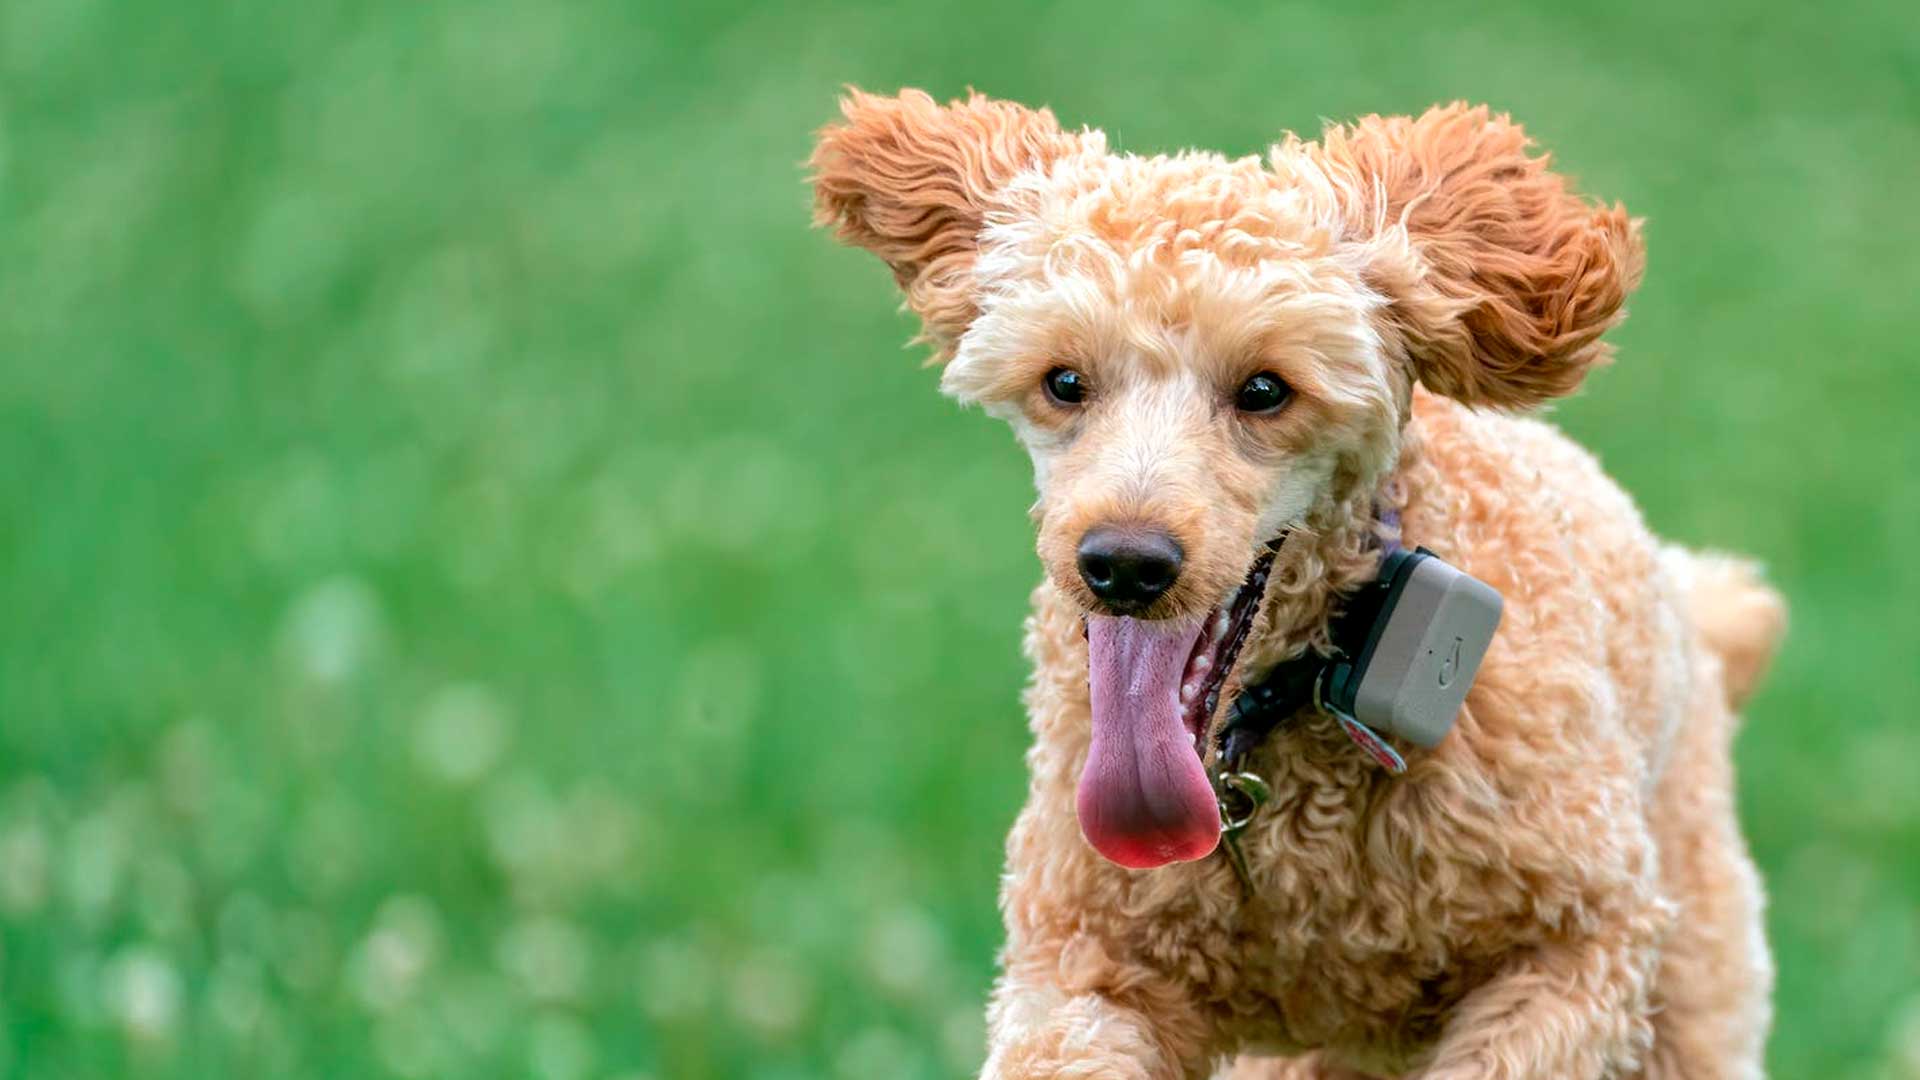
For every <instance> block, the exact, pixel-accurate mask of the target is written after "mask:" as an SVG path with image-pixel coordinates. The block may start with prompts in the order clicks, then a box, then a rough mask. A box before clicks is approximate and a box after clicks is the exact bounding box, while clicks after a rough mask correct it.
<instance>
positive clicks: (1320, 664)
mask: <svg viewBox="0 0 1920 1080" xmlns="http://www.w3.org/2000/svg"><path fill="white" fill-rule="evenodd" d="M1381 519H1382V522H1383V523H1384V524H1386V525H1388V526H1389V528H1391V529H1392V530H1393V532H1394V533H1398V531H1399V529H1398V525H1399V520H1398V519H1399V515H1398V514H1397V513H1394V512H1393V511H1387V512H1386V513H1383V514H1382V515H1381ZM1285 540H1286V537H1285V536H1282V537H1281V542H1282V543H1284V542H1285ZM1381 548H1382V553H1381V568H1380V572H1379V573H1377V574H1376V575H1375V576H1374V578H1373V580H1371V581H1369V582H1368V583H1366V584H1365V585H1362V586H1360V587H1359V588H1358V589H1356V590H1354V591H1353V592H1351V593H1348V594H1344V596H1343V598H1342V599H1341V601H1339V602H1340V603H1341V611H1340V614H1339V615H1338V616H1336V617H1335V619H1334V620H1333V625H1332V626H1331V628H1330V629H1331V631H1332V639H1333V652H1332V654H1331V655H1328V654H1323V653H1320V652H1318V651H1316V650H1315V649H1314V648H1313V647H1311V646H1309V647H1308V648H1307V651H1306V652H1304V653H1301V654H1300V655H1299V656H1296V657H1294V658H1293V659H1291V660H1283V661H1281V662H1280V663H1279V664H1277V665H1275V666H1274V668H1273V670H1271V671H1269V672H1268V673H1267V674H1266V676H1265V677H1264V678H1262V679H1261V680H1260V681H1259V682H1257V683H1248V684H1246V685H1245V686H1243V687H1242V688H1241V690H1240V696H1239V697H1237V698H1235V699H1234V701H1233V704H1232V705H1230V706H1228V708H1227V716H1226V719H1225V720H1224V721H1222V722H1221V725H1220V734H1219V736H1218V746H1219V751H1220V759H1219V760H1220V767H1221V769H1222V770H1223V771H1224V772H1226V773H1238V772H1240V771H1241V767H1242V766H1243V765H1244V764H1245V762H1246V759H1247V755H1249V754H1250V753H1252V752H1253V750H1254V749H1255V748H1256V747H1258V746H1259V745H1260V744H1261V743H1263V742H1265V741H1266V740H1267V736H1269V735H1271V734H1273V731H1274V729H1275V728H1277V727H1279V726H1280V724H1281V723H1282V722H1284V721H1286V720H1288V719H1291V718H1292V717H1293V716H1294V715H1295V714H1296V713H1298V712H1299V711H1300V710H1302V709H1304V708H1307V707H1308V706H1310V705H1311V706H1316V707H1320V708H1323V709H1325V711H1327V712H1330V713H1332V714H1333V715H1334V717H1335V718H1336V719H1337V720H1339V721H1340V724H1341V727H1342V728H1344V729H1345V730H1346V733H1347V735H1348V736H1349V737H1350V738H1352V739H1353V741H1354V742H1356V743H1358V744H1359V745H1360V748H1361V749H1363V750H1365V751H1366V752H1367V753H1368V755H1370V756H1371V757H1372V758H1373V759H1374V760H1375V761H1377V762H1379V763H1380V764H1381V765H1382V766H1383V767H1385V768H1386V769H1388V770H1389V771H1391V772H1401V771H1403V770H1404V769H1405V768H1406V763H1405V762H1404V761H1402V760H1401V759H1400V755H1399V754H1398V753H1397V752H1396V751H1394V749H1393V748H1392V747H1390V746H1388V745H1387V744H1386V741H1385V740H1383V739H1381V738H1380V736H1379V735H1378V734H1377V733H1375V732H1374V731H1372V730H1371V729H1369V728H1367V727H1366V726H1365V725H1363V724H1361V723H1360V722H1359V721H1357V720H1354V719H1353V718H1352V717H1351V716H1348V715H1345V714H1344V713H1342V712H1341V711H1339V710H1338V709H1335V708H1329V707H1327V705H1326V704H1325V702H1324V701H1323V699H1322V694H1323V693H1324V691H1325V689H1326V687H1328V686H1329V685H1336V686H1337V685H1338V684H1340V683H1342V682H1344V681H1345V679H1346V677H1347V675H1349V674H1350V673H1351V672H1352V670H1353V666H1354V662H1355V661H1356V659H1358V658H1359V657H1361V656H1363V655H1364V654H1365V651H1366V649H1367V646H1368V644H1369V638H1370V636H1371V635H1372V634H1373V631H1374V623H1375V622H1376V620H1377V619H1378V618H1379V615H1380V611H1381V608H1382V607H1383V606H1384V604H1385V603H1386V600H1387V598H1388V597H1389V596H1390V595H1391V593H1392V583H1393V579H1394V577H1395V571H1396V570H1397V569H1398V567H1399V564H1400V563H1401V562H1402V561H1403V559H1404V557H1405V554H1406V553H1405V550H1404V549H1403V548H1401V546H1400V544H1399V542H1398V541H1397V540H1388V541H1384V542H1383V543H1382V544H1381Z"/></svg>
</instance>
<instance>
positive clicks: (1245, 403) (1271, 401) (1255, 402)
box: [1233, 371, 1293, 413]
mask: <svg viewBox="0 0 1920 1080" xmlns="http://www.w3.org/2000/svg"><path fill="white" fill-rule="evenodd" d="M1292 396H1293V390H1292V389H1291V388H1289V387H1288V386H1287V384H1286V383H1284V382H1282V381H1281V379H1280V376H1278V375H1274V374H1270V373H1268V372H1264V371H1263V372H1261V373H1260V374H1258V375H1255V376H1254V377H1253V378H1251V379H1248V380H1247V381H1246V382H1244V383H1241V384H1240V392H1239V393H1237V394H1235V395H1234V396H1233V407H1234V408H1236V409H1239V410H1240V411H1241V412H1250V413H1263V412H1272V411H1273V410H1275V409H1277V408H1279V407H1280V406H1282V405H1285V404H1286V403H1287V399H1288V398H1290V397H1292Z"/></svg>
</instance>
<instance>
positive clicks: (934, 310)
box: [809, 88, 1079, 361]
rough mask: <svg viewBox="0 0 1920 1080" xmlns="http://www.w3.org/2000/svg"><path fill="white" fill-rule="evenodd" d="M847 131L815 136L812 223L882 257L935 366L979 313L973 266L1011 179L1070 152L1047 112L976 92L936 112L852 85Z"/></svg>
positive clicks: (929, 103) (1069, 138)
mask: <svg viewBox="0 0 1920 1080" xmlns="http://www.w3.org/2000/svg"><path fill="white" fill-rule="evenodd" d="M840 111H841V113H842V114H844V115H845V116H846V123H844V124H830V125H828V126H827V127H824V128H822V129H821V130H820V135H819V142H818V144H817V145H816V146H815V147H814V151H813V157H812V159H811V161H810V162H809V164H810V165H811V166H812V168H813V170H814V172H813V206H814V211H813V216H814V222H815V224H819V225H831V226H833V230H834V234H835V235H836V236H838V237H839V238H840V239H841V240H842V241H844V242H846V243H849V244H856V245H858V246H860V247H863V248H866V249H867V250H868V251H871V252H873V253H874V254H875V255H878V256H880V257H881V258H882V259H884V260H886V263H887V265H888V266H889V267H892V269H893V276H894V280H895V281H897V282H899V284H900V290H901V291H902V292H903V293H905V294H906V303H907V307H908V308H910V309H912V310H913V312H914V314H916V315H918V316H919V317H920V323H921V326H922V328H923V333H922V336H921V339H922V340H925V341H928V342H930V343H932V345H933V346H934V349H935V351H936V355H935V359H936V360H938V361H945V360H947V359H949V358H951V357H952V355H953V350H954V346H955V343H956V342H958V340H959V338H960V335H961V334H962V333H964V332H965V331H966V329H967V326H968V324H970V323H972V322H973V319H974V316H975V315H976V314H977V313H978V307H977V305H976V302H975V297H974V286H973V261H974V256H975V254H976V253H977V251H978V250H979V241H980V230H981V229H982V228H983V227H984V226H985V224H986V215H987V212H988V211H989V210H990V209H992V208H994V207H995V206H996V205H998V203H999V196H1000V193H1001V191H1002V189H1003V188H1004V187H1005V186H1006V184H1007V182H1008V181H1009V180H1011V179H1013V178H1014V177H1015V176H1016V175H1018V174H1019V173H1021V172H1022V171H1024V170H1026V169H1029V168H1034V167H1036V166H1044V165H1046V164H1047V163H1048V162H1051V161H1053V160H1054V159H1055V158H1058V157H1060V156H1062V155H1063V154H1066V153H1068V152H1070V151H1071V150H1073V149H1074V148H1075V147H1076V146H1077V145H1078V144H1079V137H1078V136H1077V135H1073V134H1069V133H1066V132H1062V131H1061V130H1060V126H1059V125H1058V124H1057V123H1055V122H1054V119H1053V114H1052V113H1051V112H1048V111H1047V110H1046V109H1028V108H1025V107H1024V106H1020V105H1015V104H1013V103H1012V102H1007V101H995V100H993V99H991V98H988V97H984V96H982V95H980V94H972V95H970V96H969V97H968V98H967V99H966V100H965V101H955V102H953V103H951V104H948V105H944V106H943V105H940V104H938V103H937V102H935V101H934V100H933V98H931V97H929V96H927V95H926V94H925V93H923V92H921V91H919V90H903V91H901V92H900V95H899V96H898V97H878V96H876V95H873V94H866V93H862V92H860V91H859V90H856V89H852V88H849V89H848V91H847V96H846V97H844V98H842V99H841V101H840Z"/></svg>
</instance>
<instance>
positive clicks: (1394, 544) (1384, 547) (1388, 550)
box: [1374, 506, 1405, 555]
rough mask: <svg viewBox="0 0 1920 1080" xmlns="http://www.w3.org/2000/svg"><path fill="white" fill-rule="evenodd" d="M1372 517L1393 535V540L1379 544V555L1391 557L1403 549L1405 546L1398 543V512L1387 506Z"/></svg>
mask: <svg viewBox="0 0 1920 1080" xmlns="http://www.w3.org/2000/svg"><path fill="white" fill-rule="evenodd" d="M1374 516H1375V517H1377V518H1379V519H1380V524H1382V525H1385V526H1386V527H1387V531H1389V532H1391V533H1393V539H1391V540H1385V541H1382V542H1381V544H1380V548H1381V553H1382V554H1384V555H1391V554H1393V553H1394V552H1396V551H1399V550H1400V549H1401V548H1402V547H1404V546H1405V545H1403V544H1401V543H1400V511H1398V510H1396V509H1394V508H1393V507H1391V506H1389V507H1384V508H1382V509H1380V511H1379V512H1378V513H1377V514H1375V515H1374Z"/></svg>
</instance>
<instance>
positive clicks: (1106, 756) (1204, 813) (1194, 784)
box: [1079, 615, 1220, 869]
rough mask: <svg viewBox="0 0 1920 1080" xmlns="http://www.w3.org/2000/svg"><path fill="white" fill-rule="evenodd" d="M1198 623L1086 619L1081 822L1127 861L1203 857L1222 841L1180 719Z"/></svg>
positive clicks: (1139, 863) (1107, 851)
mask: <svg viewBox="0 0 1920 1080" xmlns="http://www.w3.org/2000/svg"><path fill="white" fill-rule="evenodd" d="M1199 635H1200V627H1199V626H1198V625H1197V624H1191V623H1189V624H1170V623H1168V622H1167V621H1165V620H1154V621H1146V620H1142V619H1124V618H1116V617H1113V616H1106V615H1094V616H1090V617H1089V618H1088V619H1087V661H1088V669H1089V670H1088V674H1089V682H1090V687H1089V688H1090V690H1091V692H1092V698H1093V746H1092V748H1091V749H1090V750H1089V751H1088V753H1087V767H1086V769H1085V771H1083V772H1082V773H1081V774H1080V794H1079V809H1080V831H1081V832H1082V833H1084V834H1085V835H1086V838H1087V842H1088V843H1090V844H1092V845H1093V847H1094V850H1096V851H1098V852H1099V853H1100V854H1102V855H1105V856H1106V857H1107V858H1109V859H1112V860H1113V861H1114V862H1117V863H1119V864H1120V865H1121V866H1131V867H1134V868H1136V869H1146V868H1148V867H1154V866H1164V865H1166V864H1167V863H1170V862H1176V861H1182V860H1187V859H1198V858H1202V857H1204V856H1206V855H1207V854H1209V853H1211V852H1212V851H1213V849H1214V845H1216V844H1218V843H1219V841H1220V810H1219V806H1218V804H1217V803H1216V802H1215V801H1214V795H1213V788H1212V786H1211V785H1209V784H1208V783H1207V773H1206V770H1205V769H1203V768H1202V767H1201V765H1200V755H1199V754H1198V753H1197V752H1195V750H1194V747H1193V735H1192V733H1190V732H1189V731H1187V728H1186V725H1185V724H1183V723H1181V720H1180V676H1181V675H1183V674H1184V673H1185V668H1186V665H1187V657H1188V656H1189V655H1190V654H1191V653H1192V652H1193V644H1194V641H1195V640H1196V639H1197V638H1198V637H1199Z"/></svg>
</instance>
